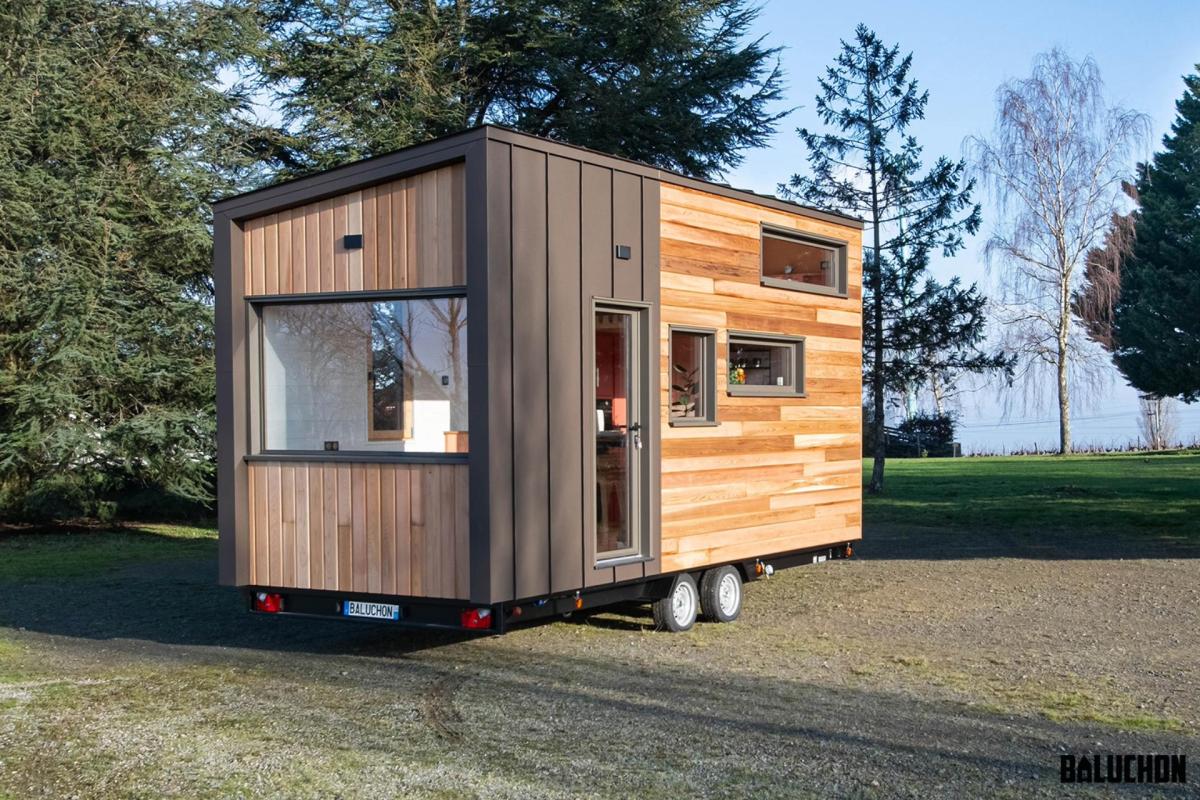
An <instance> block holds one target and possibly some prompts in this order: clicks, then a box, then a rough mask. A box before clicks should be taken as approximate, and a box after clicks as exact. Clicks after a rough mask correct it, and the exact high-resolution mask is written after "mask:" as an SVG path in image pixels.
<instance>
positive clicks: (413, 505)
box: [408, 467, 433, 597]
mask: <svg viewBox="0 0 1200 800" xmlns="http://www.w3.org/2000/svg"><path fill="white" fill-rule="evenodd" d="M425 482H426V481H425V476H424V473H423V471H422V469H421V468H420V467H417V468H415V469H413V470H411V471H410V472H409V473H408V486H409V514H410V516H409V540H408V541H409V547H408V552H409V561H408V563H409V565H410V566H411V572H410V573H409V580H410V589H411V591H412V593H413V595H415V596H417V597H426V596H429V595H430V594H431V593H432V591H433V585H432V583H433V582H432V581H430V580H427V578H428V574H427V570H426V566H425V513H426V511H425V506H426V502H425V493H424V485H425Z"/></svg>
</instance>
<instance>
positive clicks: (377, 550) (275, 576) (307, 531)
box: [248, 461, 470, 599]
mask: <svg viewBox="0 0 1200 800" xmlns="http://www.w3.org/2000/svg"><path fill="white" fill-rule="evenodd" d="M248 466H249V470H248V472H249V481H250V492H249V498H250V504H249V505H250V515H249V516H250V526H249V527H250V582H251V583H252V584H253V585H256V586H271V587H280V588H296V589H324V590H329V591H343V592H369V593H372V594H387V595H408V596H412V597H445V598H458V599H466V598H467V597H468V594H469V588H470V587H469V585H468V583H469V581H468V578H469V576H468V574H467V569H468V566H469V564H470V558H469V553H468V547H469V539H468V537H469V533H468V520H469V516H468V508H469V506H468V492H467V465H466V464H411V465H409V464H360V463H330V462H322V463H316V462H309V463H306V462H278V461H269V462H252V463H250V464H249V465H248Z"/></svg>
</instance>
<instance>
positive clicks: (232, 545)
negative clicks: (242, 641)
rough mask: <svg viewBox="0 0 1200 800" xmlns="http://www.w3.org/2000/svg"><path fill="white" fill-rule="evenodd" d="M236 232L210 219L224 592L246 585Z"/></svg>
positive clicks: (240, 278)
mask: <svg viewBox="0 0 1200 800" xmlns="http://www.w3.org/2000/svg"><path fill="white" fill-rule="evenodd" d="M245 274H246V273H245V265H244V263H243V249H242V229H241V227H240V226H239V225H237V224H236V223H235V222H233V221H232V220H230V218H229V217H228V216H226V215H224V214H218V215H216V217H215V218H214V219H213V288H214V294H215V298H214V300H215V308H214V323H215V327H216V330H215V334H216V341H215V351H214V356H215V359H216V384H217V387H216V388H217V531H218V533H217V535H218V544H217V561H218V580H219V581H220V583H221V584H222V585H225V586H237V585H245V584H247V583H249V582H250V529H249V520H248V519H247V514H248V510H249V502H248V497H247V495H248V489H247V486H246V464H245V463H244V462H243V461H242V458H243V457H244V456H245V455H246V444H247V436H246V403H247V397H246V392H247V378H248V376H247V375H246V369H245V366H244V365H245V363H246V313H245V303H244V301H243V300H242V297H243V295H244V293H245V285H244V284H245Z"/></svg>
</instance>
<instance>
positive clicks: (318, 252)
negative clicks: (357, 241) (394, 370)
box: [243, 164, 467, 296]
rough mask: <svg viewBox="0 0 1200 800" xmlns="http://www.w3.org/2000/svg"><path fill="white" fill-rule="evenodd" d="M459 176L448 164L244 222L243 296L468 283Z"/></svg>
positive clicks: (460, 172)
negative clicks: (350, 239)
mask: <svg viewBox="0 0 1200 800" xmlns="http://www.w3.org/2000/svg"><path fill="white" fill-rule="evenodd" d="M464 176H465V168H464V167H463V165H462V164H451V165H449V166H446V167H440V168H438V169H434V170H430V171H428V172H422V173H419V174H417V175H410V176H409V177H407V178H401V179H400V180H396V181H391V182H390V183H384V184H380V185H378V186H372V187H370V188H367V189H362V190H360V191H355V192H350V193H349V194H343V195H338V196H337V197H331V198H328V199H325V200H321V201H320V202H316V203H309V204H308V205H303V206H297V207H296V208H292V209H289V210H287V211H280V212H279V213H277V214H268V215H267V216H265V217H257V218H255V219H250V220H247V221H246V222H245V223H244V230H245V236H244V237H243V242H244V248H245V252H244V263H245V268H246V292H247V294H249V295H251V296H262V295H275V294H304V293H309V292H357V291H372V290H380V289H412V288H424V287H434V286H462V285H465V284H466V282H467V277H466V276H467V273H466V255H465V243H466V235H465V228H464V221H465V216H466V215H465V207H466V193H465V184H464ZM347 234H362V237H363V246H362V247H361V248H359V249H353V250H347V249H346V248H345V247H344V243H343V237H345V236H346V235H347Z"/></svg>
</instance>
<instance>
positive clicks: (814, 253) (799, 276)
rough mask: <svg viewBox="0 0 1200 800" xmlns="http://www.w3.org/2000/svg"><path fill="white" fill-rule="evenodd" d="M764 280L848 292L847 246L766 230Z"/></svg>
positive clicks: (787, 286) (812, 289)
mask: <svg viewBox="0 0 1200 800" xmlns="http://www.w3.org/2000/svg"><path fill="white" fill-rule="evenodd" d="M762 282H763V284H764V285H766V286H774V287H776V288H779V289H792V290H795V291H806V292H818V293H821V294H836V295H844V294H846V246H845V245H844V244H842V243H839V242H834V241H826V240H823V239H818V238H812V237H806V236H798V235H795V234H790V233H783V232H781V231H775V230H767V229H765V228H764V229H763V234H762Z"/></svg>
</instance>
